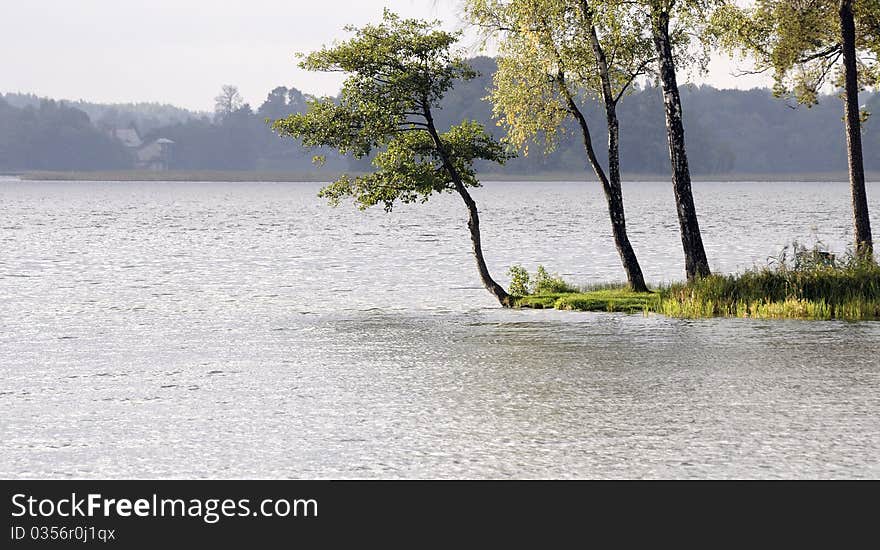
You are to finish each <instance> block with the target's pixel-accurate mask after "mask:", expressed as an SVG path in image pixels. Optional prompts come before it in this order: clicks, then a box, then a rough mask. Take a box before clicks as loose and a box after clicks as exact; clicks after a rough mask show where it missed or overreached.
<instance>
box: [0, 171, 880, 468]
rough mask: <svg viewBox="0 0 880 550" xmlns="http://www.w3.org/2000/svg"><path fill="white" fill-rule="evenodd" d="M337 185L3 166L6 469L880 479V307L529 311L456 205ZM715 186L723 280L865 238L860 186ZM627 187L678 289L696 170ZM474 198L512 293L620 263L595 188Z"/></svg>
mask: <svg viewBox="0 0 880 550" xmlns="http://www.w3.org/2000/svg"><path fill="white" fill-rule="evenodd" d="M318 188H319V186H318V185H317V184H311V183H303V184H297V183H139V182H128V183H109V182H57V183H50V182H18V181H10V180H6V181H2V182H0V242H2V245H0V250H2V254H0V304H2V306H0V441H2V447H0V477H3V478H10V477H12V478H19V477H22V478H24V477H51V478H65V477H75V478H92V477H100V478H113V477H139V478H156V477H160V478H166V477H167V478H174V477H186V478H241V477H246V478H276V477H291V478H372V477H390V478H397V477H404V478H450V477H455V478H459V477H466V478H508V477H517V478H535V477H540V478H546V477H550V478H604V477H627V478H630V477H635V478H641V477H649V478H653V477H663V478H688V477H694V478H706V477H708V478H729V477H821V478H826V477H833V478H837V477H843V478H866V477H868V478H876V477H878V476H880V463H878V457H880V359H878V357H880V323H877V322H864V323H844V322H807V321H754V320H742V319H711V320H699V321H687V320H676V319H669V318H665V317H662V316H656V315H651V316H643V315H623V314H596V313H571V312H557V311H510V310H503V309H500V308H499V307H497V304H496V303H494V302H493V300H492V298H491V296H490V295H489V294H488V293H487V292H486V291H485V290H484V289H482V288H481V287H480V285H479V279H478V277H477V273H476V269H475V267H474V264H473V260H472V258H471V256H470V249H469V247H470V244H469V241H468V237H467V230H466V227H465V217H464V216H465V212H464V208H463V205H462V204H461V202H460V200H459V199H457V198H456V197H454V196H444V197H437V198H436V199H432V200H431V202H430V203H428V204H425V205H414V206H407V207H403V208H401V209H400V210H399V211H395V212H394V213H393V214H385V213H383V212H382V211H381V210H371V211H367V212H359V211H357V210H356V209H355V208H353V207H351V206H350V205H343V206H341V207H339V208H336V209H331V208H328V207H327V206H325V205H324V204H323V203H322V202H321V201H319V200H318V199H317V198H316V197H315V193H316V191H317V189H318ZM694 192H695V198H696V202H697V208H698V211H699V214H700V216H701V224H702V229H703V235H704V239H705V243H706V248H707V252H708V255H709V258H710V264H711V265H712V267H713V268H714V269H715V270H718V271H734V270H737V269H742V268H745V267H749V266H751V265H753V264H755V263H757V264H762V263H765V262H766V260H767V258H768V256H770V255H774V254H776V253H777V252H778V251H779V250H780V248H781V247H782V246H783V245H784V244H785V243H786V242H787V241H790V240H791V239H792V238H799V239H800V240H802V241H804V242H806V243H808V244H809V243H811V242H812V241H813V240H814V239H816V238H819V239H821V240H822V241H823V242H825V243H827V244H828V245H829V246H831V247H832V248H833V249H835V250H837V251H842V250H843V249H844V247H845V246H846V243H848V241H849V239H850V237H849V234H850V231H851V227H850V214H849V196H848V188H847V185H845V184H828V183H696V184H695V189H694ZM868 192H869V197H870V200H871V209H872V213H873V215H874V218H873V220H872V221H873V224H874V228H875V232H876V231H878V230H880V218H878V212H880V184H876V183H874V184H870V185H869V189H868ZM625 194H626V197H625V198H626V204H627V215H628V223H629V228H630V237H631V240H632V241H633V245H634V247H635V249H636V252H637V253H638V255H639V258H640V260H641V262H642V267H643V269H644V271H645V273H646V276H647V278H648V279H649V280H651V281H653V282H660V281H669V280H676V279H680V278H681V277H682V276H683V260H682V254H681V244H680V240H679V237H678V234H677V222H676V218H675V216H674V210H673V202H672V191H671V187H670V185H669V184H668V183H631V184H628V185H627V186H626V188H625ZM475 198H476V199H477V201H478V204H479V205H480V208H481V212H482V222H483V223H482V225H483V230H484V239H483V241H484V247H485V253H486V256H487V260H488V262H489V264H490V268H491V269H492V271H493V273H494V274H495V275H496V277H497V278H498V279H499V280H501V281H502V282H503V283H504V284H505V285H506V284H507V282H508V278H507V276H506V273H505V272H506V270H507V267H508V266H510V265H512V264H515V263H521V264H523V265H524V266H526V267H528V268H529V269H531V270H533V269H534V268H535V267H536V266H537V264H539V263H540V264H544V265H545V266H547V268H548V269H549V270H550V271H555V272H559V273H561V274H562V275H564V277H565V278H566V279H567V280H569V281H571V282H574V283H579V284H586V283H590V282H596V281H606V280H609V279H611V280H613V279H620V278H621V277H622V275H621V270H620V268H619V263H618V260H617V257H616V253H615V251H614V248H613V245H612V242H611V237H610V233H609V227H608V221H607V216H606V214H605V210H604V206H603V205H604V201H603V200H602V197H601V194H600V191H599V189H598V187H597V185H596V184H595V183H591V184H585V183H490V184H487V186H486V187H485V188H483V189H480V190H477V191H475Z"/></svg>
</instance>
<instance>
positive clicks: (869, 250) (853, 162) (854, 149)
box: [839, 0, 874, 257]
mask: <svg viewBox="0 0 880 550" xmlns="http://www.w3.org/2000/svg"><path fill="white" fill-rule="evenodd" d="M839 14H840V35H841V42H840V43H841V46H842V47H843V67H844V77H845V82H846V83H845V91H846V93H845V96H844V105H845V116H844V120H845V122H846V156H847V159H848V161H849V185H850V190H851V191H852V209H853V230H854V233H855V246H856V253H857V254H859V255H863V256H867V257H871V256H872V254H873V248H874V244H873V239H872V237H871V218H870V217H869V215H868V196H867V193H866V192H865V166H864V163H863V161H862V125H861V117H860V116H859V77H858V67H857V66H856V29H855V20H854V17H853V7H852V0H840V10H839Z"/></svg>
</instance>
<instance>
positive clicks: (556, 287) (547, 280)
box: [534, 265, 577, 294]
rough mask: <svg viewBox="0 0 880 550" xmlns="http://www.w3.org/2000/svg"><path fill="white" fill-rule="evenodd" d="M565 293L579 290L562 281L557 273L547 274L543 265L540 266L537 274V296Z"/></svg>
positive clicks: (535, 290) (535, 291)
mask: <svg viewBox="0 0 880 550" xmlns="http://www.w3.org/2000/svg"><path fill="white" fill-rule="evenodd" d="M564 292H577V288H575V287H573V286H571V285H569V284H568V283H566V282H565V281H563V280H562V277H560V276H559V275H557V274H556V273H553V274H550V273H547V270H546V269H544V266H543V265H539V266H538V271H537V273H536V274H535V289H534V293H535V294H558V293H564Z"/></svg>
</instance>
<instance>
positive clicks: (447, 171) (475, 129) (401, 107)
mask: <svg viewBox="0 0 880 550" xmlns="http://www.w3.org/2000/svg"><path fill="white" fill-rule="evenodd" d="M437 25H438V22H428V21H421V20H415V19H401V18H400V17H398V16H397V15H395V14H393V13H391V12H389V11H388V10H386V11H385V14H384V19H383V22H382V23H381V24H379V25H367V26H365V27H363V28H359V29H358V28H352V27H348V28H347V30H348V31H350V32H353V33H354V35H355V36H354V37H353V38H351V39H350V40H348V41H345V42H341V43H337V44H335V45H334V46H332V47H330V48H324V49H322V50H319V51H317V52H314V53H311V54H309V55H307V56H305V57H304V60H303V61H302V63H301V66H302V67H303V68H305V69H308V70H312V71H324V72H342V73H345V74H346V75H347V78H346V80H345V82H344V83H343V86H342V91H341V93H340V96H339V98H338V99H337V100H332V99H330V98H320V99H312V100H310V101H309V102H308V108H307V110H306V112H304V113H298V114H293V115H291V116H289V117H287V118H285V119H282V120H278V121H276V122H275V123H274V125H273V128H274V129H275V131H277V132H278V133H279V134H281V135H282V136H290V137H293V138H297V139H299V140H301V141H302V143H303V144H304V145H306V146H309V147H331V148H333V149H336V150H338V151H339V152H341V153H343V154H348V155H352V156H354V157H355V158H363V157H366V156H368V155H370V154H371V153H373V151H374V150H377V151H378V152H377V153H376V155H375V157H374V158H373V161H372V165H373V171H372V172H370V173H368V174H365V175H360V176H354V177H352V176H349V175H343V176H341V177H340V178H339V179H337V180H336V181H335V182H333V183H331V184H330V185H328V186H327V187H325V188H324V189H323V190H322V191H321V196H322V197H324V198H326V199H327V200H328V201H329V202H330V203H331V204H334V205H335V204H338V203H339V202H340V201H341V200H342V199H343V198H346V197H351V198H353V199H354V201H355V203H356V204H357V205H358V207H360V208H367V207H370V206H374V205H376V204H382V205H383V206H384V207H385V209H386V210H389V211H390V210H391V209H392V208H393V207H394V204H395V203H396V202H398V201H399V202H404V203H411V202H416V201H422V202H423V201H425V200H427V199H428V197H429V196H431V195H432V194H434V193H442V192H448V191H453V190H456V191H459V192H460V191H461V190H460V189H459V187H461V188H462V189H463V188H465V187H474V186H478V185H479V182H478V181H477V179H476V174H475V171H474V167H473V163H474V161H476V160H484V161H489V162H497V163H504V162H505V161H506V160H507V159H509V158H511V155H510V154H508V153H506V152H505V151H504V150H503V148H502V147H501V145H500V144H499V143H498V142H497V141H496V140H495V139H494V138H492V136H490V135H489V134H488V133H486V131H485V130H484V129H483V127H482V126H481V125H480V124H478V123H476V122H473V121H464V122H462V123H460V124H457V125H455V126H452V127H451V128H449V129H448V130H447V131H445V132H442V133H440V132H439V131H438V130H437V129H436V126H435V123H434V119H433V109H434V108H436V107H437V105H438V103H439V102H440V100H441V99H442V98H443V95H444V94H445V92H447V91H448V90H449V89H450V88H451V87H452V85H453V83H454V82H455V81H457V80H469V79H472V78H474V77H475V76H476V74H475V72H474V71H473V70H472V69H471V68H470V67H469V66H468V65H467V64H466V63H465V62H464V61H463V60H462V58H461V56H460V54H459V53H458V52H457V51H454V50H453V46H454V45H455V43H456V41H457V40H458V38H459V33H448V32H444V31H441V30H437V29H436V28H435V27H436V26H437Z"/></svg>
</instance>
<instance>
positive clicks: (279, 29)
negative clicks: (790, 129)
mask: <svg viewBox="0 0 880 550" xmlns="http://www.w3.org/2000/svg"><path fill="white" fill-rule="evenodd" d="M2 2H3V16H2V23H0V25H2V26H0V52H3V53H2V55H0V91H3V92H31V93H35V94H37V95H40V96H49V97H53V98H58V99H72V100H76V99H85V100H87V101H97V102H129V101H158V102H162V103H172V104H175V105H179V106H181V107H187V108H190V109H198V110H211V109H212V108H213V98H214V96H216V95H217V92H218V91H219V89H220V87H221V86H222V85H223V84H234V85H236V86H238V87H239V89H240V90H241V93H242V95H243V96H244V98H245V99H246V100H247V101H248V102H250V103H251V104H252V105H254V106H258V105H259V104H260V103H261V102H262V101H263V100H264V99H265V97H266V94H267V93H268V92H269V90H271V89H272V88H274V87H275V86H279V85H285V86H293V87H296V88H299V89H301V90H303V91H305V92H309V93H316V94H333V93H335V91H336V90H337V88H338V85H339V79H338V77H328V76H324V75H319V74H311V73H305V72H303V71H301V70H300V69H298V68H297V67H296V62H295V60H294V53H295V52H299V51H310V50H312V49H315V48H318V47H320V46H321V45H323V44H329V43H331V42H332V41H333V40H334V39H335V38H339V37H343V36H345V35H344V34H343V33H342V32H341V27H343V26H344V25H346V24H355V25H360V24H363V23H366V22H370V21H377V20H378V19H379V18H381V13H382V8H383V7H384V6H388V7H389V8H391V9H392V10H394V11H396V12H398V13H400V14H402V15H405V16H414V17H420V18H431V19H433V18H437V19H442V20H443V21H444V25H445V26H446V28H448V29H458V28H462V27H463V26H464V25H463V23H462V22H461V20H460V18H459V15H458V13H459V11H460V10H457V9H456V6H458V5H459V2H460V0H359V1H343V0H317V1H316V0H311V1H296V0H248V1H242V0H210V1H208V0H186V1H184V0H149V1H143V0H41V1H35V0H2ZM474 43H475V41H474V40H473V39H472V38H467V39H466V44H465V45H466V46H468V47H469V48H470V50H471V51H472V52H473V53H474V54H477V53H478V50H477V49H476V47H475V45H474ZM735 69H736V66H735V65H734V64H731V63H730V62H726V61H723V60H722V59H720V58H719V59H717V60H716V61H714V62H713V67H712V75H711V76H710V77H709V78H708V79H707V80H706V81H708V82H709V83H711V84H713V85H715V86H718V87H726V88H729V87H740V88H743V87H745V88H749V87H753V86H755V85H758V84H762V83H763V82H762V81H761V80H759V79H756V78H755V77H750V78H740V79H736V78H733V77H732V76H731V74H730V73H731V71H733V70H735Z"/></svg>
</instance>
